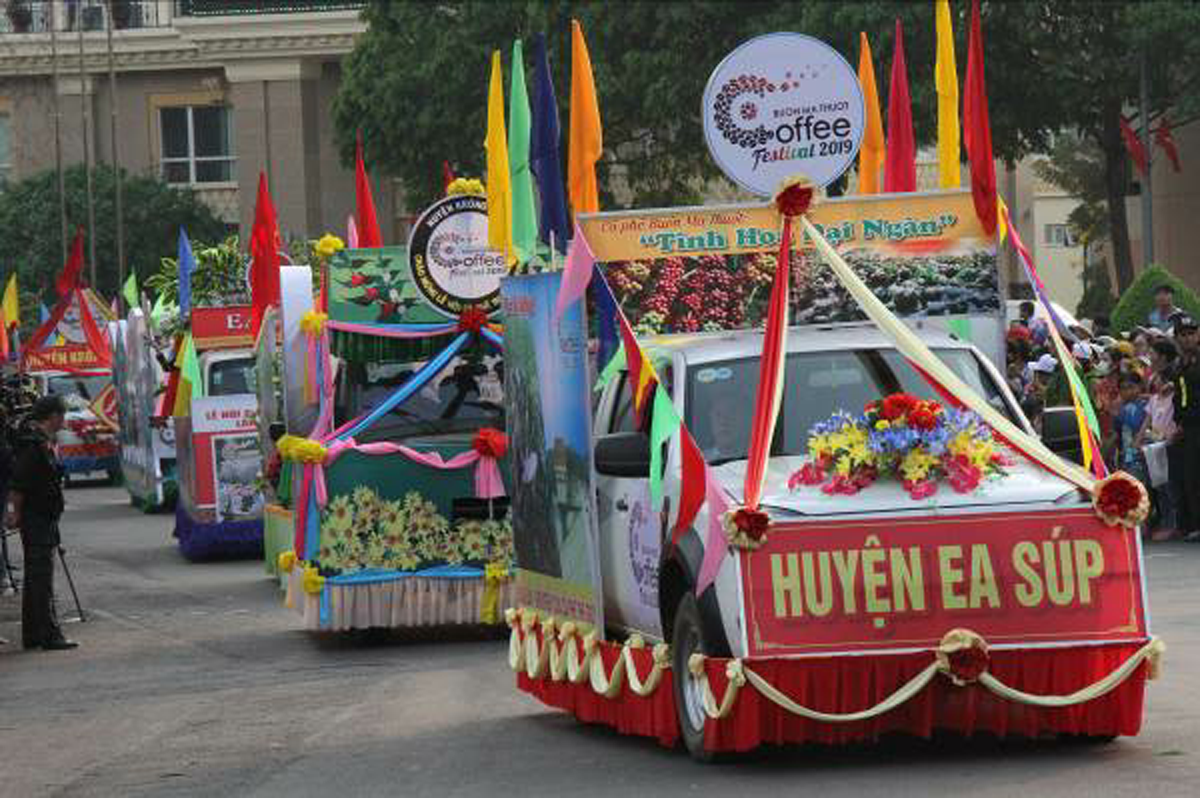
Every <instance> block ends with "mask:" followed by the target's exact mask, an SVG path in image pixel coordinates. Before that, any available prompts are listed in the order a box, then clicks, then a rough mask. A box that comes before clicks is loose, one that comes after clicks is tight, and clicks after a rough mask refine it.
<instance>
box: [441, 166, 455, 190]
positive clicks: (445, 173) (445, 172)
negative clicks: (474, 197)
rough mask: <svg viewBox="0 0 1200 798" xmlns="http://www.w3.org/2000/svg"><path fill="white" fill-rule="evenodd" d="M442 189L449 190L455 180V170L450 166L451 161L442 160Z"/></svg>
mask: <svg viewBox="0 0 1200 798" xmlns="http://www.w3.org/2000/svg"><path fill="white" fill-rule="evenodd" d="M442 182H443V183H445V185H443V186H442V191H449V190H450V184H451V183H453V182H454V170H453V169H451V168H450V162H449V161H442Z"/></svg>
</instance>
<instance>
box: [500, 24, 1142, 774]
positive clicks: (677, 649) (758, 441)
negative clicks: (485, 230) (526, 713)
mask: <svg viewBox="0 0 1200 798" xmlns="http://www.w3.org/2000/svg"><path fill="white" fill-rule="evenodd" d="M977 24H978V21H977V17H976V26H977ZM805 64H809V65H813V66H815V67H817V68H818V69H817V71H818V72H820V73H821V75H822V80H821V81H818V82H815V83H808V84H806V85H805V86H803V90H802V91H800V92H796V93H794V94H793V95H791V96H790V97H789V96H784V95H781V93H774V94H772V92H774V88H775V85H776V83H779V84H780V85H782V84H783V82H784V81H785V80H786V81H788V82H789V84H790V83H791V82H792V80H793V75H795V76H796V79H795V83H796V87H797V88H800V82H799V81H800V80H801V79H803V77H804V74H805V72H804V70H801V69H800V67H801V66H803V65H805ZM785 66H786V68H787V70H788V71H787V76H786V78H785V77H784V75H783V72H784V69H785ZM981 75H982V73H980V80H982V77H981ZM790 87H791V86H790V85H789V88H790ZM797 101H800V105H803V106H804V109H806V110H804V109H801V108H800V107H799V106H798V105H797ZM705 113H706V133H707V134H708V138H709V147H710V150H711V151H712V152H713V154H714V157H715V158H716V160H717V161H718V163H719V164H720V165H721V167H722V168H723V170H724V171H725V172H726V174H727V175H729V176H730V177H731V179H733V180H734V181H735V182H739V183H741V184H742V185H743V186H745V187H747V188H748V189H750V190H752V191H754V192H755V193H758V194H762V195H768V196H772V199H773V201H772V202H769V203H761V204H753V205H741V206H729V207H722V208H680V209H669V210H665V211H648V212H628V213H612V214H584V215H580V216H579V219H578V221H579V229H578V230H577V233H576V236H575V237H574V239H573V240H572V244H571V247H572V249H571V252H570V254H569V255H568V257H567V264H566V268H565V270H564V272H563V273H562V274H561V275H560V274H545V275H537V276H528V277H512V278H509V279H507V280H505V281H504V284H503V308H504V316H503V322H504V325H505V345H506V361H505V362H506V369H507V374H506V379H507V383H506V401H507V403H508V405H507V406H508V414H507V417H508V425H509V426H508V430H509V435H510V448H511V458H512V462H513V463H514V472H515V473H514V485H513V528H514V530H515V533H516V540H515V548H516V553H517V569H516V583H517V587H516V592H517V601H516V603H515V604H514V605H513V606H512V607H511V608H510V609H509V610H508V612H507V613H506V620H507V622H508V623H509V625H510V628H511V634H510V645H509V657H508V659H509V665H510V666H511V668H512V669H513V670H514V671H515V672H516V678H517V686H518V688H519V689H521V690H523V691H525V692H527V693H529V694H530V695H532V696H534V697H536V698H537V699H538V700H540V701H542V702H543V703H545V704H546V705H548V706H551V707H556V708H559V709H562V710H564V711H566V712H568V713H571V714H572V715H574V716H575V717H576V718H578V719H580V720H581V721H584V722H589V723H598V724H603V725H607V726H611V727H613V728H615V729H616V730H617V731H619V732H621V733H624V734H636V735H643V736H648V737H651V738H654V739H657V740H658V741H659V742H660V743H662V744H664V745H674V744H676V743H677V742H679V741H682V742H683V743H684V745H685V746H686V748H687V749H688V751H689V752H690V753H691V754H692V755H693V756H695V757H696V758H698V759H707V758H709V757H711V756H712V755H713V754H715V753H720V752H733V751H746V750H749V749H752V748H755V747H757V746H759V745H761V744H764V743H771V744H783V743H805V742H819V743H827V744H844V743H849V742H855V741H861V740H872V739H877V738H878V737H879V736H880V735H882V734H885V733H889V732H903V733H909V734H915V735H921V736H929V735H931V734H933V733H934V732H935V731H939V730H947V731H951V732H956V733H961V734H967V735H969V734H974V733H979V732H983V733H989V734H993V735H996V736H999V737H1005V736H1026V737H1033V738H1037V737H1041V736H1044V735H1054V734H1067V735H1078V736H1082V737H1087V738H1094V739H1111V738H1112V737H1113V736H1116V735H1132V734H1137V733H1138V731H1139V729H1140V727H1141V722H1142V707H1143V699H1144V692H1145V682H1146V680H1147V679H1151V678H1154V677H1155V675H1156V674H1157V672H1158V667H1159V660H1160V657H1161V654H1162V651H1163V645H1162V643H1161V641H1159V640H1158V639H1157V638H1156V637H1154V636H1153V635H1152V634H1151V632H1150V629H1149V620H1148V617H1149V616H1148V608H1147V604H1146V592H1145V584H1144V577H1143V567H1142V552H1141V538H1140V535H1139V534H1138V528H1137V527H1138V525H1139V524H1140V523H1141V522H1142V521H1143V520H1144V519H1145V517H1146V513H1147V509H1148V499H1147V495H1146V491H1145V489H1144V488H1143V487H1142V486H1141V484H1140V483H1138V482H1137V481H1136V480H1135V479H1133V478H1131V477H1130V476H1128V475H1127V474H1124V473H1121V472H1117V473H1108V472H1107V471H1106V469H1105V466H1104V463H1103V461H1102V460H1101V458H1100V456H1099V452H1098V451H1097V450H1096V448H1095V446H1094V440H1093V439H1092V438H1091V433H1090V429H1089V423H1088V420H1087V413H1086V399H1085V398H1084V397H1081V396H1080V395H1079V394H1078V393H1076V394H1075V401H1076V403H1077V405H1076V412H1077V414H1078V416H1079V420H1080V423H1079V427H1080V436H1081V445H1082V448H1083V450H1084V452H1085V461H1086V463H1087V466H1086V467H1084V468H1081V467H1079V466H1077V465H1075V464H1073V463H1069V462H1067V461H1064V460H1062V459H1061V458H1059V457H1058V456H1057V455H1055V454H1054V453H1053V452H1051V451H1049V450H1048V449H1047V448H1046V447H1045V446H1044V445H1043V444H1042V443H1041V442H1040V441H1039V440H1038V439H1037V437H1036V436H1035V435H1034V434H1033V432H1032V429H1031V427H1030V425H1029V423H1028V421H1027V420H1026V419H1025V417H1024V416H1023V415H1022V413H1021V410H1020V407H1019V405H1018V403H1017V401H1016V399H1015V397H1013V396H1012V395H1011V393H1010V392H1009V390H1008V388H1007V386H1006V384H1005V382H1004V380H1003V379H1002V378H1001V375H1000V374H999V373H998V372H997V370H996V369H995V367H994V366H993V365H992V364H991V363H990V362H989V360H988V358H989V357H995V355H996V351H995V349H996V344H997V339H996V338H995V337H993V336H995V335H999V334H1000V333H1001V332H1002V326H1001V325H1002V322H1001V320H1000V308H1001V307H1002V302H1001V301H1000V300H1001V298H1002V297H1001V296H1000V294H999V292H998V285H999V283H998V280H997V279H996V273H995V268H996V267H995V263H996V246H997V239H996V227H997V221H998V218H999V220H1003V221H1007V219H1006V216H1005V215H1004V212H1003V209H1002V208H1001V210H1000V211H997V209H996V204H995V196H994V194H993V195H992V197H991V200H992V204H991V205H990V206H989V205H988V204H987V202H986V197H982V199H983V200H984V201H983V202H981V195H982V194H983V191H982V190H981V189H979V187H978V186H977V190H976V191H975V192H963V191H945V192H930V193H927V194H915V193H910V194H905V195H894V194H893V195H883V196H879V197H873V196H859V197H855V198H853V199H847V200H844V201H832V200H829V201H823V200H825V198H824V197H822V191H821V187H823V186H825V185H827V184H828V183H830V182H831V181H832V180H834V179H836V178H837V177H838V176H839V175H841V174H842V172H843V171H844V170H845V169H846V168H847V167H848V166H849V165H850V163H851V162H852V161H853V159H854V156H855V154H856V153H857V150H858V147H859V139H860V138H861V135H862V127H863V97H862V92H861V89H860V85H859V82H858V80H857V79H856V78H855V75H854V72H853V71H852V70H851V69H850V68H849V65H847V64H846V63H845V62H844V60H842V58H841V56H840V55H838V54H837V53H836V52H835V51H833V50H832V49H830V48H828V47H826V46H825V45H823V44H821V43H819V42H816V41H815V40H813V39H811V38H809V37H803V36H798V35H795V34H776V35H773V36H768V37H761V38H760V39H756V40H752V41H751V42H749V43H747V44H746V45H743V47H742V48H739V49H738V50H737V51H735V52H734V53H733V54H732V55H731V56H730V57H729V58H727V59H726V61H725V62H723V63H722V64H721V66H719V67H718V69H717V71H716V72H715V73H714V75H713V78H712V80H711V81H710V84H709V90H708V92H707V93H706V97H705ZM793 117H800V118H802V121H803V124H801V122H796V123H795V126H794V127H793V126H792V125H791V124H790V123H785V124H783V127H786V128H788V129H789V132H788V135H789V136H793V137H796V138H798V137H800V136H801V135H802V133H803V134H804V135H811V136H812V137H814V138H817V136H816V131H818V130H820V131H822V133H821V135H820V136H819V138H820V139H821V141H822V142H824V144H823V145H822V146H821V147H820V148H819V149H818V147H817V144H818V142H816V141H812V142H803V143H799V144H801V145H802V146H781V147H779V148H778V151H776V150H775V149H767V148H764V147H763V145H764V144H765V143H766V142H767V141H769V140H770V139H771V138H776V136H777V134H776V135H767V134H771V133H773V131H771V130H768V129H767V128H766V127H760V123H765V122H766V121H767V120H776V119H780V118H787V119H791V118H793ZM771 124H774V122H772V123H771ZM760 133H762V134H763V136H764V137H762V138H760V137H759V134H760ZM778 143H779V144H787V141H785V140H784V139H782V138H780V139H778ZM771 146H772V147H774V146H775V145H771ZM764 153H766V154H767V155H770V156H771V157H769V158H767V157H764ZM976 157H977V158H978V157H979V156H978V154H977V156H976ZM990 158H991V156H990V145H989V154H988V156H987V160H988V161H989V162H990ZM798 167H799V168H803V169H805V170H806V172H807V173H808V174H809V175H810V176H811V177H812V178H813V180H812V181H810V180H808V179H806V178H802V177H797V176H794V170H796V169H797V168H798ZM907 190H909V191H911V187H910V188H909V189H907ZM981 207H983V208H984V209H986V212H981V210H980V208H981ZM1009 234H1010V240H1011V242H1012V244H1013V246H1014V247H1015V248H1016V250H1017V253H1018V256H1019V257H1020V259H1021V261H1022V263H1023V265H1024V267H1025V268H1026V270H1027V271H1028V273H1029V275H1030V279H1031V282H1032V283H1033V284H1034V285H1035V290H1037V292H1038V296H1039V300H1040V301H1041V302H1042V304H1043V305H1045V304H1048V303H1047V302H1046V297H1045V296H1044V290H1042V288H1041V284H1040V280H1038V278H1037V274H1036V269H1035V267H1034V266H1033V264H1032V262H1031V261H1030V259H1029V257H1028V252H1027V251H1026V250H1025V249H1024V247H1023V246H1022V245H1021V243H1020V241H1019V239H1018V238H1017V237H1016V231H1015V230H1012V229H1011V226H1010V231H1009ZM760 272H765V275H763V276H762V277H760V276H759V274H760ZM689 281H690V282H691V284H690V285H689V284H688V282H689ZM589 285H590V292H591V296H590V307H591V308H592V312H593V313H594V315H595V318H594V319H592V320H591V321H589V319H588V317H587V314H586V312H585V310H586V309H585V305H586V304H587V303H585V302H584V301H583V299H582V297H583V292H584V288H583V287H584V286H589ZM610 285H611V287H610ZM646 285H648V286H650V288H649V290H642V287H643V286H646ZM706 313H707V314H715V315H717V316H719V318H708V319H706V318H705V314H706ZM1051 318H1053V316H1052V315H1051ZM760 319H761V321H762V323H763V326H764V327H765V331H764V332H754V331H744V332H740V333H724V332H715V331H717V330H720V329H722V328H726V327H730V326H754V325H755V322H756V321H758V320H760ZM860 319H861V321H856V320H860ZM795 322H804V326H795V327H790V328H789V325H790V324H792V323H795ZM635 328H639V329H640V330H641V331H645V332H651V331H661V332H668V333H669V332H673V331H678V330H682V331H685V334H682V335H680V334H675V335H664V336H662V337H661V338H656V337H642V338H640V339H639V337H638V335H637V331H638V330H637V329H635ZM590 331H592V332H596V333H598V335H599V349H600V351H601V352H602V353H607V352H612V351H614V350H615V351H616V352H617V353H616V354H615V355H613V356H612V357H611V358H608V357H607V355H606V354H605V355H602V357H601V360H600V366H601V368H600V369H598V371H599V376H598V377H597V378H596V383H597V384H596V385H595V386H593V384H592V382H593V381H592V380H591V379H590V378H589V376H588V370H587V367H586V364H585V363H582V362H581V357H580V353H581V352H583V351H586V349H585V342H586V341H587V337H588V334H589V332H590ZM705 331H708V332H709V334H705ZM1051 334H1052V337H1054V339H1055V345H1056V347H1057V348H1058V349H1059V351H1062V343H1061V341H1060V340H1058V338H1059V336H1058V335H1057V334H1056V331H1054V330H1052V332H1051ZM972 344H973V345H972ZM1070 373H1071V372H1070V370H1069V369H1068V374H1069V375H1070ZM1073 382H1074V380H1073ZM594 391H599V394H600V395H599V399H598V401H593V395H594ZM593 408H595V409H594V410H593Z"/></svg>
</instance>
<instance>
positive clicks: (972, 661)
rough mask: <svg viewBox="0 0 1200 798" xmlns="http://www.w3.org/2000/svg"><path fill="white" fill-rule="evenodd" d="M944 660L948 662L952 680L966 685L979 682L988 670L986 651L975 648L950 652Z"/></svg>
mask: <svg viewBox="0 0 1200 798" xmlns="http://www.w3.org/2000/svg"><path fill="white" fill-rule="evenodd" d="M946 658H947V659H948V660H949V662H950V673H951V674H952V675H953V676H954V678H955V679H956V680H957V681H958V682H960V683H967V684H969V683H971V682H975V681H978V680H979V677H980V676H982V675H983V674H984V672H985V671H986V670H987V669H988V663H989V660H990V658H989V657H988V653H987V651H986V650H985V649H983V648H980V647H977V646H971V647H970V648H960V649H958V650H957V651H951V652H950V653H949V654H947V655H946Z"/></svg>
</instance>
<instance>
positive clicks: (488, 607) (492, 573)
mask: <svg viewBox="0 0 1200 798" xmlns="http://www.w3.org/2000/svg"><path fill="white" fill-rule="evenodd" d="M506 581H508V566H507V565H505V564H504V563H494V562H490V563H488V564H487V565H486V566H484V569H483V600H482V601H481V602H480V604H479V622H480V623H487V624H493V623H495V622H496V613H497V612H498V611H499V604H500V586H501V585H503V584H504V582H506Z"/></svg>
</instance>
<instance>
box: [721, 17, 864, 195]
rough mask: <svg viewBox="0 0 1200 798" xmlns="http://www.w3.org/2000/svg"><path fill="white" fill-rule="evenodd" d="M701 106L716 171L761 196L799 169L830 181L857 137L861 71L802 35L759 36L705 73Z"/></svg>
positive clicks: (822, 182)
mask: <svg viewBox="0 0 1200 798" xmlns="http://www.w3.org/2000/svg"><path fill="white" fill-rule="evenodd" d="M701 112H702V114H703V116H704V137H705V139H706V140H707V142H708V151H709V152H710V153H712V157H713V159H714V160H715V161H716V162H717V164H718V165H719V166H720V167H721V170H722V171H723V172H725V175H726V176H727V177H728V178H729V179H730V180H732V181H733V182H735V183H737V184H738V185H739V186H741V187H742V188H745V189H746V190H748V191H752V192H754V193H755V194H759V195H761V196H764V197H770V196H772V195H774V193H775V191H776V189H777V188H778V187H779V184H780V183H781V182H782V181H783V180H785V179H786V178H789V177H794V176H796V175H804V176H805V177H807V178H808V179H809V180H811V181H812V182H813V183H815V184H817V185H819V186H826V185H828V184H830V183H832V182H833V181H834V180H836V179H838V178H839V177H840V176H841V174H842V172H844V171H846V169H847V168H848V167H849V166H850V164H852V163H853V162H854V157H855V156H856V155H857V154H858V145H859V143H860V142H861V141H862V134H863V124H864V123H863V119H864V110H863V95H862V87H861V86H860V85H859V82H858V75H857V74H856V73H855V71H854V69H853V68H851V66H850V64H849V63H847V61H846V59H845V58H842V56H841V54H840V53H838V51H837V50H834V49H833V48H832V47H830V46H829V45H827V44H825V42H822V41H820V40H819V39H814V38H812V37H811V36H805V35H803V34H800V33H770V34H767V35H765V36H758V37H756V38H754V39H751V40H750V41H748V42H745V43H743V44H742V45H741V46H740V47H738V48H737V49H736V50H734V51H733V52H732V53H730V54H729V55H727V56H726V57H725V60H724V61H722V62H721V63H720V64H718V65H717V68H716V69H714V70H713V73H712V77H710V78H709V79H708V86H707V87H706V88H705V89H704V107H703V108H702V109H701Z"/></svg>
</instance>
